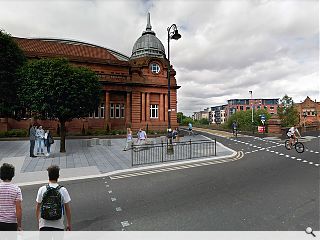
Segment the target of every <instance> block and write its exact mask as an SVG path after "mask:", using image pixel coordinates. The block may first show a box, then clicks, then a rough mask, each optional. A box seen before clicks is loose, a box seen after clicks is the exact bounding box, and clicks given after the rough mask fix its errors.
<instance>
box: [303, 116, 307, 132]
mask: <svg viewBox="0 0 320 240" xmlns="http://www.w3.org/2000/svg"><path fill="white" fill-rule="evenodd" d="M306 118H307V112H303V125H304V132H306Z"/></svg>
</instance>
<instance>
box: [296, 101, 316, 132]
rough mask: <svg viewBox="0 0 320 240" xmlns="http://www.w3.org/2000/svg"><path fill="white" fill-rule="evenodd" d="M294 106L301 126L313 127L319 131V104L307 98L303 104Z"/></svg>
mask: <svg viewBox="0 0 320 240" xmlns="http://www.w3.org/2000/svg"><path fill="white" fill-rule="evenodd" d="M294 106H295V108H296V109H297V110H298V113H299V119H300V125H301V126H310V127H311V126H313V127H316V128H317V129H319V127H320V116H319V113H320V102H317V101H316V100H314V101H313V100H311V99H310V98H309V97H308V96H307V98H306V99H305V100H304V101H303V102H301V103H295V104H294Z"/></svg>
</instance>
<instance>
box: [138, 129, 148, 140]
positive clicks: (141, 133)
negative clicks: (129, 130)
mask: <svg viewBox="0 0 320 240" xmlns="http://www.w3.org/2000/svg"><path fill="white" fill-rule="evenodd" d="M146 137H147V134H146V132H145V131H143V130H142V131H139V133H138V138H139V140H146Z"/></svg>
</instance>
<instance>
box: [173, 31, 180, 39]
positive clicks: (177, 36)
mask: <svg viewBox="0 0 320 240" xmlns="http://www.w3.org/2000/svg"><path fill="white" fill-rule="evenodd" d="M179 38H181V34H180V33H179V32H178V29H176V30H174V33H173V35H172V36H171V39H174V40H178V39H179Z"/></svg>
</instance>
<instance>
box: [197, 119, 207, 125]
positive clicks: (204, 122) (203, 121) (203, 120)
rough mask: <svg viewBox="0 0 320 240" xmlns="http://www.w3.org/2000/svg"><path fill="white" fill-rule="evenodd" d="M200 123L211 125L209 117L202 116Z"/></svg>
mask: <svg viewBox="0 0 320 240" xmlns="http://www.w3.org/2000/svg"><path fill="white" fill-rule="evenodd" d="M199 124H201V125H209V119H207V118H201V119H200V120H199Z"/></svg>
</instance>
